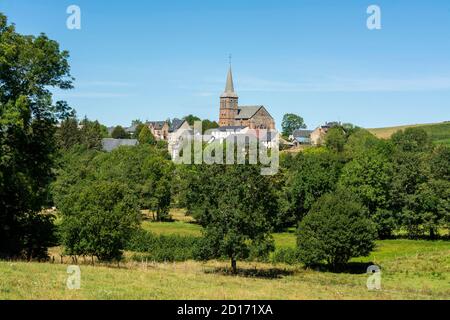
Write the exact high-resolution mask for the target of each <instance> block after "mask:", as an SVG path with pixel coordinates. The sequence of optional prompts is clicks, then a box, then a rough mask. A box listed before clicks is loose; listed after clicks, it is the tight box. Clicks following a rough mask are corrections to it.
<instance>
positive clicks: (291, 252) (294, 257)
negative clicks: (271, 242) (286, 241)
mask: <svg viewBox="0 0 450 320" xmlns="http://www.w3.org/2000/svg"><path fill="white" fill-rule="evenodd" d="M298 260H299V255H298V250H297V249H296V248H281V249H276V250H275V252H274V253H273V254H272V256H271V257H270V262H272V263H286V264H296V263H297V262H298Z"/></svg>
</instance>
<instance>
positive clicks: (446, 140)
mask: <svg viewBox="0 0 450 320" xmlns="http://www.w3.org/2000/svg"><path fill="white" fill-rule="evenodd" d="M413 127H419V128H422V129H424V130H425V131H426V132H427V133H428V134H429V135H430V137H431V139H432V140H433V142H435V143H442V144H446V145H449V146H450V121H446V122H441V123H432V124H413V125H405V126H398V127H387V128H375V129H367V130H369V131H370V132H372V133H373V134H374V135H376V136H377V137H379V138H382V139H389V138H390V137H391V136H392V134H394V133H395V132H397V131H399V130H404V129H406V128H413Z"/></svg>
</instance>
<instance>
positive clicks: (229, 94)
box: [221, 66, 237, 98]
mask: <svg viewBox="0 0 450 320" xmlns="http://www.w3.org/2000/svg"><path fill="white" fill-rule="evenodd" d="M221 97H222V98H237V94H236V92H234V84H233V72H232V71H231V66H230V69H229V70H228V76H227V84H226V86H225V92H224V93H223V94H222V96H221Z"/></svg>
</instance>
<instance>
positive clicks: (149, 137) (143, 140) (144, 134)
mask: <svg viewBox="0 0 450 320" xmlns="http://www.w3.org/2000/svg"><path fill="white" fill-rule="evenodd" d="M138 138H139V143H140V144H155V143H156V139H155V137H154V136H153V134H152V132H151V131H150V129H149V127H148V126H144V127H142V129H141V130H140V133H139V136H138Z"/></svg>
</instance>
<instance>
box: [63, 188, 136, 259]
mask: <svg viewBox="0 0 450 320" xmlns="http://www.w3.org/2000/svg"><path fill="white" fill-rule="evenodd" d="M137 203H138V201H137V198H136V197H135V196H134V195H133V194H132V193H131V192H130V191H129V190H128V188H127V187H126V186H125V185H122V184H119V183H117V182H98V183H96V184H92V183H87V184H83V183H79V184H75V185H73V186H72V187H70V188H69V189H68V190H67V196H66V197H64V199H63V200H62V201H61V202H60V203H59V205H58V208H59V209H60V211H61V213H62V218H63V219H62V223H61V226H60V235H61V242H62V244H63V245H64V247H65V248H64V249H65V253H66V254H69V255H90V256H96V257H98V258H99V259H100V260H103V261H110V260H117V259H120V258H121V257H122V250H123V248H124V245H125V244H126V242H127V240H128V238H129V236H130V234H132V232H133V230H135V229H137V228H138V225H139V223H140V211H139V208H138V206H137Z"/></svg>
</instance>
